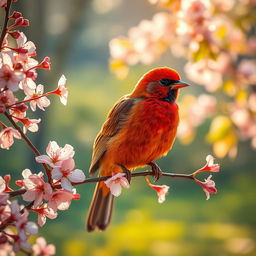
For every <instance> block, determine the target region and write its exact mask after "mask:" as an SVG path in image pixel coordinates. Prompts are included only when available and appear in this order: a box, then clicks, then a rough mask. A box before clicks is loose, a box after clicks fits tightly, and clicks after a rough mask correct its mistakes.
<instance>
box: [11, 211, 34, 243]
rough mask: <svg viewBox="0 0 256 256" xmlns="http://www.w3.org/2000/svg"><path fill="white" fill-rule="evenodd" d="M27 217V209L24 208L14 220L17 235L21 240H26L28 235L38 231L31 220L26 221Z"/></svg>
mask: <svg viewBox="0 0 256 256" xmlns="http://www.w3.org/2000/svg"><path fill="white" fill-rule="evenodd" d="M27 217H28V211H27V210H26V209H25V210H24V213H23V214H22V215H21V216H20V218H19V219H18V220H16V222H15V227H16V229H17V232H18V236H19V237H20V238H21V239H22V240H27V238H28V237H29V236H30V235H36V234H37V233H38V226H37V225H36V224H35V223H34V222H32V221H27Z"/></svg>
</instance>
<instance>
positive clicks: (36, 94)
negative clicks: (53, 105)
mask: <svg viewBox="0 0 256 256" xmlns="http://www.w3.org/2000/svg"><path fill="white" fill-rule="evenodd" d="M25 93H26V94H27V96H26V97H25V99H24V100H29V99H31V101H30V102H29V104H30V107H31V109H32V110H33V111H35V110H36V106H38V107H39V108H40V109H42V110H44V108H45V107H48V106H49V105H50V100H49V99H48V98H47V97H45V96H43V97H42V95H43V93H44V86H43V85H42V84H39V85H38V86H37V88H36V89H35V90H33V91H32V90H31V91H27V92H25Z"/></svg>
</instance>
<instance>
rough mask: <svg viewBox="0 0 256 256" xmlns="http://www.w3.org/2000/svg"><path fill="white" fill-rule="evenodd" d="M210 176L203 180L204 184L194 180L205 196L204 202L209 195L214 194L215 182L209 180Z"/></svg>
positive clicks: (215, 191)
mask: <svg viewBox="0 0 256 256" xmlns="http://www.w3.org/2000/svg"><path fill="white" fill-rule="evenodd" d="M211 178H212V175H210V176H209V177H208V178H207V179H205V182H202V181H200V180H197V179H195V181H196V182H197V183H198V184H200V185H201V187H202V188H203V190H204V192H205V194H206V200H208V199H210V194H216V193H217V189H216V188H215V182H214V181H213V180H211Z"/></svg>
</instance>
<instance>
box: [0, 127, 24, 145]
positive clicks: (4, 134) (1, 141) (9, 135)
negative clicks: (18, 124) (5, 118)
mask: <svg viewBox="0 0 256 256" xmlns="http://www.w3.org/2000/svg"><path fill="white" fill-rule="evenodd" d="M13 138H16V139H21V135H20V133H19V132H18V131H17V130H16V129H14V128H12V127H6V128H4V129H3V130H2V131H1V132H0V147H1V148H3V149H9V148H10V146H12V144H13V143H14V139H13Z"/></svg>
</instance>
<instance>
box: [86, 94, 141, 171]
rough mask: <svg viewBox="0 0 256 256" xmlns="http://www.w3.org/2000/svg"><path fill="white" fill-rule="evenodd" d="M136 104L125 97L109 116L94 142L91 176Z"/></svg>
mask: <svg viewBox="0 0 256 256" xmlns="http://www.w3.org/2000/svg"><path fill="white" fill-rule="evenodd" d="M135 102H136V99H135V98H127V97H126V96H125V97H123V98H121V99H120V100H119V101H118V102H117V103H116V105H115V106H114V107H113V109H112V110H111V111H110V113H109V114H108V117H107V120H106V122H105V123H104V124H103V126H102V128H101V131H100V132H99V134H98V135H97V137H96V139H95V141H94V146H93V153H92V161H91V165H90V169H89V172H90V174H94V173H95V172H96V171H97V169H98V168H99V163H100V160H101V159H102V157H103V155H104V153H105V152H106V150H107V143H108V141H109V140H110V139H111V137H113V136H114V135H115V134H117V133H118V132H119V131H120V130H121V129H122V127H123V125H124V123H125V122H126V120H127V116H128V114H129V113H130V111H131V109H132V107H133V106H134V104H135Z"/></svg>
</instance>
